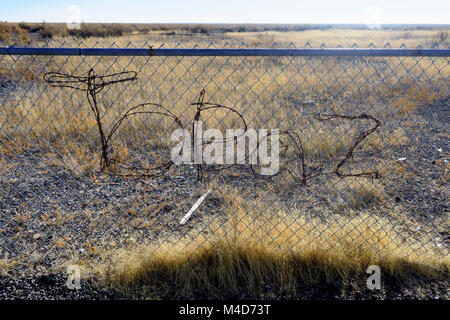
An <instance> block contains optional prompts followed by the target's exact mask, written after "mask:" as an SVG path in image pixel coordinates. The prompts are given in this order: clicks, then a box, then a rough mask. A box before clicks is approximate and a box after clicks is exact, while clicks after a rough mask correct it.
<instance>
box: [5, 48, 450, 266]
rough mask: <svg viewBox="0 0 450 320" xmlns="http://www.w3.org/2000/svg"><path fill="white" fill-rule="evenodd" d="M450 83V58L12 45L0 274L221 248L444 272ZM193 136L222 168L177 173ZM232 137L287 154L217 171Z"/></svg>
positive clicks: (189, 165) (423, 53)
mask: <svg viewBox="0 0 450 320" xmlns="http://www.w3.org/2000/svg"><path fill="white" fill-rule="evenodd" d="M449 74H450V67H449V50H444V49H423V48H418V49H407V48H404V47H403V48H400V49H391V48H389V47H386V48H382V49H375V48H373V47H370V48H368V49H359V48H356V47H353V48H350V49H342V48H337V49H327V48H324V47H322V48H318V49H312V48H309V47H306V48H301V49H297V48H294V47H289V48H284V49H281V48H277V47H276V46H275V47H274V48H272V49H263V48H258V47H257V48H248V47H245V46H243V47H241V48H234V49H233V48H227V47H226V48H221V49H219V48H216V47H214V46H212V45H211V46H210V47H208V48H206V49H199V48H198V47H194V48H189V49H186V48H182V47H181V46H178V47H176V48H171V49H165V48H158V49H154V48H153V49H152V48H149V47H144V48H133V47H132V45H130V46H129V47H128V48H116V46H111V48H99V47H95V48H83V46H82V45H80V46H79V47H78V48H70V47H68V46H67V44H66V45H63V46H62V47H60V48H53V47H52V45H51V44H49V45H48V46H46V47H45V48H41V47H40V48H0V161H1V166H0V176H1V178H0V184H1V185H0V197H1V200H0V212H1V214H0V259H1V261H2V263H3V264H2V266H1V267H2V268H4V270H13V271H7V272H12V273H20V274H22V273H24V274H26V273H27V272H29V271H30V270H40V271H42V272H48V270H59V268H61V267H64V266H67V265H71V264H77V263H78V264H79V263H80V261H84V263H85V264H89V263H94V262H93V261H95V263H97V264H103V265H104V264H111V265H112V266H113V268H114V267H115V266H116V265H115V264H114V263H115V262H114V259H113V258H111V256H112V253H113V252H117V251H120V250H123V251H124V252H128V251H131V250H135V249H136V250H138V249H140V248H141V249H142V248H147V249H148V248H151V251H152V252H155V253H156V252H158V251H159V250H160V251H161V252H166V251H165V250H169V249H167V248H171V249H170V250H172V249H173V248H176V250H178V251H183V250H187V248H190V250H195V249H196V248H199V247H204V246H214V245H217V243H218V242H220V241H222V240H224V239H226V240H227V241H229V242H231V243H232V242H243V243H245V242H248V243H249V245H251V244H252V243H255V242H261V243H264V244H267V246H274V247H277V248H284V249H286V250H288V251H289V250H304V249H309V248H311V249H314V248H320V249H323V250H330V251H333V250H337V251H338V250H341V251H342V250H344V251H345V252H347V253H349V252H359V251H362V252H365V251H367V250H369V251H371V252H372V251H373V252H375V253H379V254H383V253H385V252H389V253H390V254H397V255H398V256H401V257H405V258H410V257H418V258H421V259H422V258H423V259H428V260H429V261H431V260H439V261H442V260H445V261H447V262H448V256H449V255H448V252H449V251H448V250H449V244H450V242H449V240H450V233H449V232H450V230H449V216H448V199H449V188H448V181H449V170H450V164H449V162H448V161H449V145H448V141H449V140H448V139H449V131H448V127H449V126H448V123H449ZM195 121H197V122H199V121H201V122H200V125H199V126H198V127H197V129H199V128H200V130H201V131H203V133H205V132H208V129H216V131H214V132H215V135H214V139H212V137H211V136H205V135H203V137H200V143H198V144H195V141H194V139H193V137H190V138H189V139H188V140H186V141H188V143H187V145H190V146H192V148H195V147H202V148H203V152H205V149H207V150H209V151H210V152H211V150H213V152H211V154H214V156H217V157H216V158H214V159H216V160H217V161H216V162H214V163H205V162H194V161H193V158H192V157H191V156H189V157H188V159H189V161H185V163H175V161H174V157H173V150H174V148H175V145H176V144H177V142H179V140H174V139H173V136H172V135H173V133H174V131H176V130H178V129H185V130H184V131H182V132H183V133H184V134H190V133H192V134H193V133H194V130H193V129H194V123H195ZM229 129H236V130H238V129H241V130H242V131H240V132H241V133H240V134H241V135H243V136H246V135H247V138H244V141H247V142H248V144H249V145H250V142H251V139H252V137H251V136H250V134H249V133H250V131H251V130H254V132H253V131H251V132H252V133H255V134H256V137H258V139H259V140H257V141H262V140H261V139H262V138H264V137H266V138H268V139H267V140H268V141H270V143H269V142H267V144H266V145H265V146H266V147H267V145H269V146H268V147H267V148H266V151H267V153H268V154H271V153H272V155H274V154H275V150H276V148H277V147H276V146H275V145H274V144H273V142H274V141H275V140H276V139H278V141H279V147H278V149H277V150H279V153H278V155H279V157H278V158H277V159H275V158H272V160H273V163H261V162H258V159H259V158H258V156H257V157H255V159H256V162H251V161H250V160H252V159H253V154H252V150H250V149H248V150H246V149H245V148H244V149H242V150H244V151H243V152H244V155H243V156H242V157H241V163H236V162H238V161H237V160H235V159H234V155H233V156H232V159H233V161H231V162H227V161H226V160H224V159H225V156H223V158H222V161H221V160H219V158H221V157H219V156H218V155H221V153H220V152H221V151H224V150H228V149H227V148H229V147H230V146H231V147H232V148H233V150H235V149H234V148H235V147H236V145H237V143H238V142H237V137H238V136H235V137H234V138H233V139H226V138H225V137H227V130H229ZM264 130H265V131H264ZM277 130H278V131H277ZM209 132H210V133H211V132H212V131H209ZM277 132H278V133H277ZM275 133H277V134H275ZM219 136H220V137H219ZM221 137H222V138H221ZM246 139H247V140H246ZM271 143H272V144H271ZM261 147H262V144H261V143H260V142H258V143H257V149H261ZM208 148H209V149H208ZM230 150H231V149H230ZM253 151H254V150H253ZM180 154H181V153H180V152H179V153H178V155H180ZM184 154H187V153H185V151H183V155H184ZM260 156H261V154H259V157H260ZM237 157H239V155H238V156H237ZM278 159H279V161H278V162H277V161H276V160H278ZM274 163H277V166H276V170H275V173H274V174H269V175H265V174H263V173H262V171H263V169H264V168H265V167H267V166H268V165H269V166H270V165H273V164H274ZM202 195H205V196H204V197H203V198H202V199H203V201H202V202H201V203H200V205H199V206H198V208H197V209H196V210H195V212H193V213H192V211H191V212H190V211H189V210H190V209H191V208H192V206H193V205H194V204H195V203H196V202H197V200H198V199H199V198H200V197H201V196H202ZM188 212H189V213H190V214H189V215H186V214H187V213H188ZM183 218H184V219H183ZM180 221H181V222H183V223H180ZM173 250H175V249H173Z"/></svg>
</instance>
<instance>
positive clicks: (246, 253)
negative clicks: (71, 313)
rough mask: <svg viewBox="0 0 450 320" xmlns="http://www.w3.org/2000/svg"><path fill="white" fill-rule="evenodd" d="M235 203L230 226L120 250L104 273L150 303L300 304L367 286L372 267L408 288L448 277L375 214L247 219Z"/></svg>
mask: <svg viewBox="0 0 450 320" xmlns="http://www.w3.org/2000/svg"><path fill="white" fill-rule="evenodd" d="M241 200H242V199H241ZM234 203H235V205H234V207H233V208H234V210H233V211H234V213H233V214H232V215H231V216H229V218H228V219H227V220H226V222H225V221H219V220H216V221H214V222H213V223H212V224H211V225H210V227H209V228H208V229H207V231H206V232H204V233H200V234H197V233H195V232H192V233H191V234H189V235H187V236H186V238H182V239H175V238H174V239H169V240H168V241H165V242H164V243H154V244H152V245H150V246H147V247H145V248H144V249H141V250H134V252H130V251H129V250H119V251H117V252H116V253H115V255H114V259H113V262H112V267H111V266H110V267H111V268H107V269H105V268H104V269H103V270H102V272H103V274H104V279H105V281H107V282H108V283H109V284H110V285H111V286H112V287H114V288H116V289H117V288H118V289H120V290H123V291H124V292H126V293H128V294H138V295H142V294H143V295H145V296H147V297H149V298H158V297H159V298H160V297H169V296H170V297H216V298H224V297H237V298H239V297H241V295H242V293H246V295H247V297H253V298H261V297H270V296H271V297H280V296H284V297H296V296H298V293H299V292H298V291H299V290H300V289H301V288H304V287H305V286H306V287H308V286H315V285H318V284H320V283H321V284H323V283H327V284H330V285H335V284H336V283H337V282H340V283H343V284H348V283H349V282H353V281H355V279H356V280H358V279H359V280H361V279H362V280H364V279H366V278H367V275H366V274H365V270H366V268H367V267H368V266H369V265H378V266H380V267H381V270H382V273H384V274H385V275H386V274H388V275H390V276H392V277H394V278H396V279H399V280H403V281H407V279H410V278H413V277H416V278H417V277H424V276H436V275H437V274H440V273H441V272H444V273H445V272H448V271H449V267H450V260H449V259H448V255H447V257H443V256H442V255H439V254H436V255H433V252H434V249H433V248H430V247H427V248H425V247H419V246H417V245H414V244H410V243H408V240H407V239H408V237H407V235H405V234H401V233H400V232H396V230H397V229H398V226H396V225H394V224H393V223H392V222H390V221H389V220H387V219H385V218H381V217H377V216H376V215H374V214H372V213H370V212H366V211H359V212H358V214H357V216H355V217H352V218H345V217H343V216H338V215H336V216H331V217H330V218H329V219H328V220H327V221H326V222H325V221H321V220H319V219H306V218H305V217H302V216H301V215H300V216H298V213H296V212H289V213H288V212H285V211H280V212H277V213H273V212H270V213H268V212H265V213H264V211H262V212H260V211H254V212H247V211H246V210H245V209H244V208H245V205H242V203H241V202H240V200H239V197H238V199H235V200H234ZM266 286H270V288H272V289H271V292H270V294H269V296H268V295H267V289H266Z"/></svg>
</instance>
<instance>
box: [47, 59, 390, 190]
mask: <svg viewBox="0 0 450 320" xmlns="http://www.w3.org/2000/svg"><path fill="white" fill-rule="evenodd" d="M44 79H45V81H47V82H48V83H49V85H50V86H52V87H65V88H71V89H75V90H80V91H84V92H86V94H87V98H88V102H89V106H90V109H91V111H92V112H93V114H94V116H95V120H96V123H97V128H98V131H99V136H100V143H101V148H102V153H101V158H100V170H101V171H104V170H105V169H107V168H110V166H111V163H112V162H114V160H113V159H110V158H109V151H110V149H112V146H111V139H112V137H113V136H114V134H115V133H116V132H117V130H118V129H119V127H120V126H121V124H122V123H123V121H125V120H126V119H128V118H130V117H133V116H136V115H141V114H156V115H160V116H163V117H168V118H169V119H171V120H172V121H173V123H175V124H176V125H177V126H178V127H179V128H183V129H184V128H185V126H184V125H183V123H182V121H181V120H180V118H179V117H178V116H176V115H175V114H173V113H172V112H171V111H170V110H168V109H167V108H165V107H163V106H162V105H160V104H156V103H151V102H150V103H142V104H139V105H136V106H133V107H131V108H129V109H128V110H127V111H126V112H124V113H123V114H122V115H121V116H120V117H119V119H117V120H116V121H115V122H114V124H113V125H112V127H111V129H110V131H109V133H105V131H104V125H103V123H102V117H101V114H100V111H99V108H98V102H97V94H98V93H99V92H101V91H102V90H103V88H104V87H106V86H109V85H112V84H116V83H121V82H128V81H135V80H137V73H136V72H134V71H124V72H119V73H113V74H109V75H103V76H100V75H97V74H95V72H94V70H93V69H92V68H91V69H90V70H89V72H88V73H87V74H86V76H73V75H68V74H64V73H60V72H48V73H46V74H45V75H44ZM205 96H206V91H205V89H202V90H201V92H200V94H199V96H198V99H197V102H193V103H191V104H190V105H191V106H194V107H195V108H196V112H195V115H194V118H193V121H192V124H191V125H190V126H191V128H192V136H191V146H192V148H195V143H196V142H195V131H194V130H195V122H196V121H201V119H202V112H204V111H207V110H214V109H225V110H228V111H230V112H232V113H234V114H236V115H237V117H238V119H239V120H240V122H242V125H243V127H244V128H243V132H242V135H245V134H246V132H247V131H248V125H247V122H246V121H245V118H244V116H243V114H242V113H240V112H239V111H238V110H236V109H234V108H231V107H228V106H225V105H222V104H217V103H211V102H206V101H205ZM148 108H153V109H152V110H148ZM313 117H314V119H316V120H318V121H322V122H323V121H329V120H332V119H346V120H359V119H366V120H371V121H374V122H375V125H374V126H373V127H371V128H369V129H367V130H365V131H363V132H362V133H361V134H360V135H359V136H358V138H357V139H356V141H355V142H354V144H353V145H352V146H351V147H350V149H349V150H348V151H347V153H346V155H345V157H344V159H342V160H341V161H340V162H339V163H338V165H337V166H336V169H335V170H334V173H335V174H336V175H337V176H338V177H372V178H379V176H380V175H379V173H378V171H369V172H360V173H343V172H342V171H341V168H342V166H343V165H344V164H345V163H346V162H347V161H348V160H349V159H350V158H351V157H352V156H353V152H354V150H355V148H356V147H357V146H358V145H359V144H360V143H361V142H362V141H363V140H364V139H365V138H366V137H367V136H368V135H370V134H371V133H373V132H375V130H376V129H377V128H378V127H379V126H380V125H381V122H380V121H379V120H377V119H375V118H374V117H372V116H370V115H367V114H361V115H357V116H351V115H338V114H314V116H313ZM271 135H272V134H271V132H269V133H267V135H266V138H268V137H270V136H271ZM279 135H280V137H286V138H287V139H288V141H290V142H291V143H288V142H287V143H281V144H282V148H284V151H282V152H281V153H280V154H287V151H288V149H289V146H293V147H294V149H295V151H294V152H296V154H297V156H298V160H299V168H300V176H297V175H296V174H295V173H294V172H293V171H292V170H291V169H289V168H288V167H285V168H281V169H280V170H278V172H277V173H276V174H275V175H277V174H279V173H280V172H282V171H287V172H288V173H289V174H290V175H291V176H292V178H293V179H294V181H296V182H298V183H300V184H302V185H306V183H307V180H308V179H310V178H312V177H315V176H318V175H321V174H327V173H324V172H323V170H322V167H321V166H316V167H312V168H310V169H309V171H308V170H307V166H306V156H305V151H304V148H303V144H302V141H301V138H300V135H299V134H298V133H297V132H295V131H292V130H291V131H288V130H280V131H279ZM238 138H239V136H236V135H235V136H233V139H234V141H235V142H236V141H237V139H238ZM226 142H227V138H222V140H221V141H214V143H226ZM210 143H212V141H203V139H202V142H201V145H202V146H203V145H207V144H210ZM257 147H259V141H258V144H257ZM180 153H181V151H180ZM249 158H250V154H249V155H246V156H245V161H248V160H249ZM114 164H115V166H116V167H120V168H121V169H122V170H123V171H119V172H117V171H116V172H115V173H116V174H118V175H122V176H131V177H159V176H162V175H164V174H165V173H166V172H168V171H169V170H170V168H171V167H172V166H173V165H174V162H173V161H172V160H168V161H166V162H164V163H163V164H162V165H159V166H154V167H140V166H131V165H126V164H121V163H114ZM233 166H235V165H234V164H231V165H227V166H222V167H215V168H213V169H209V170H208V171H219V170H224V169H227V168H230V167H233ZM250 167H251V170H252V172H253V174H254V175H257V176H260V177H265V176H263V175H261V174H259V173H258V172H257V169H256V168H257V165H254V164H252V165H250ZM203 171H204V168H203V166H202V164H197V179H198V180H201V179H202V175H203ZM270 177H272V176H270Z"/></svg>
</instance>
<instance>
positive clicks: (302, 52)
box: [0, 47, 450, 57]
mask: <svg viewBox="0 0 450 320" xmlns="http://www.w3.org/2000/svg"><path fill="white" fill-rule="evenodd" d="M0 55H48V56H242V57H262V56H274V57H275V56H281V57H294V56H310V57H314V56H319V57H324V56H328V57H345V56H350V57H354V56H360V57H450V49H359V48H348V49H347V48H337V49H328V48H320V49H313V48H307V49H290V48H289V49H278V48H276V49H263V48H259V49H183V48H174V49H163V48H159V49H152V48H30V47H23V48H22V47H0Z"/></svg>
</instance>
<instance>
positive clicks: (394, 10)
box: [0, 0, 450, 24]
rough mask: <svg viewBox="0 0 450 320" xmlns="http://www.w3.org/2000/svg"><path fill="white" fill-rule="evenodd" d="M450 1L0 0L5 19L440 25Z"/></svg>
mask: <svg viewBox="0 0 450 320" xmlns="http://www.w3.org/2000/svg"><path fill="white" fill-rule="evenodd" d="M449 15H450V0H371V1H369V0H367V1H365V0H297V1H296V0H275V1H273V0H272V1H269V0H247V1H245V0H223V1H214V0H148V1H144V0H125V1H124V0H96V1H93V0H80V1H75V0H59V1H48V0H41V1H32V0H0V20H6V21H12V22H13V21H29V22H42V21H43V20H45V21H47V22H68V21H69V22H72V21H75V22H77V21H78V20H81V21H83V22H129V23H138V22H143V23H145V22H147V23H164V22H169V23H170V22H174V23H364V24H367V23H368V24H383V23H425V24H429V23H438V24H450V18H449Z"/></svg>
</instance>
